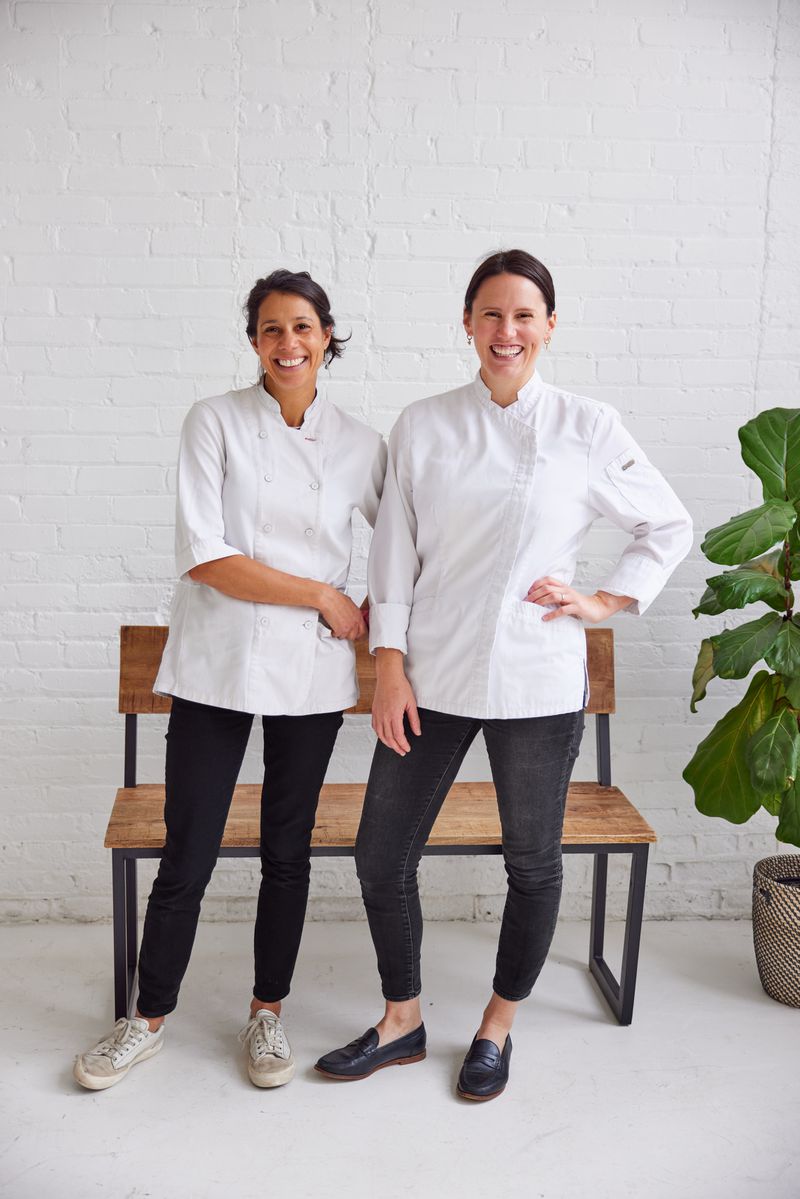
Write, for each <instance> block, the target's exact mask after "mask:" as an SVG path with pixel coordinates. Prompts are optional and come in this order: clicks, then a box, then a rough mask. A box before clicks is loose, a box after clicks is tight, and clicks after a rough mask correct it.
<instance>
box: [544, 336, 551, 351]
mask: <svg viewBox="0 0 800 1199" xmlns="http://www.w3.org/2000/svg"><path fill="white" fill-rule="evenodd" d="M544 348H545V349H546V350H549V349H550V338H549V337H546V338H545V339H544Z"/></svg>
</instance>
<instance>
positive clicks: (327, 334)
mask: <svg viewBox="0 0 800 1199" xmlns="http://www.w3.org/2000/svg"><path fill="white" fill-rule="evenodd" d="M322 335H323V339H324V342H325V349H326V350H327V348H328V346H329V345H330V344H331V338H332V337H333V325H326V326H325V328H324V329H323V331H322Z"/></svg>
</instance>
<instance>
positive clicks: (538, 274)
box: [464, 250, 556, 316]
mask: <svg viewBox="0 0 800 1199" xmlns="http://www.w3.org/2000/svg"><path fill="white" fill-rule="evenodd" d="M493 275H522V276H524V278H526V279H530V281H531V283H535V284H536V286H537V287H538V288H539V291H540V292H541V293H542V295H543V296H544V300H545V303H546V305H547V315H548V316H552V315H553V313H554V312H555V310H556V289H555V286H554V284H553V276H552V275H551V274H550V272H549V271H548V269H547V267H546V266H545V265H544V263H541V262H540V261H539V259H538V258H534V257H533V255H532V254H528V253H527V251H526V250H498V251H497V253H496V254H490V255H489V257H488V258H484V260H483V262H482V263H481V264H480V266H479V267H478V268H477V270H476V271H475V273H474V274H473V276H472V278H471V279H470V281H469V283H468V284H467V293H466V295H465V296H464V307H465V309H466V310H467V312H472V305H473V303H474V301H475V296H476V295H477V294H478V288H479V287H480V285H481V284H482V283H483V282H484V281H485V280H486V279H491V278H492V276H493Z"/></svg>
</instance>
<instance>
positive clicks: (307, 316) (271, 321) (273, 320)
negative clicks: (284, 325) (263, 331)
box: [258, 312, 313, 325]
mask: <svg viewBox="0 0 800 1199" xmlns="http://www.w3.org/2000/svg"><path fill="white" fill-rule="evenodd" d="M310 320H313V317H312V316H311V313H309V312H304V313H302V314H301V315H300V316H293V317H292V318H291V320H290V321H289V323H290V324H291V323H292V321H310ZM258 323H259V325H279V324H280V321H279V320H278V318H277V317H276V316H264V317H262V318H261V320H260V321H259V322H258Z"/></svg>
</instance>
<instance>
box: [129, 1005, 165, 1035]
mask: <svg viewBox="0 0 800 1199" xmlns="http://www.w3.org/2000/svg"><path fill="white" fill-rule="evenodd" d="M136 1019H137V1020H146V1021H147V1027H148V1028H149V1029H150V1032H158V1030H159V1028H160V1027H161V1025H162V1024H163V1023H164V1021H165V1020H166V1016H143V1015H142V1013H141V1012H140V1011H139V1010H138V1008H137V1010H136Z"/></svg>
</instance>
